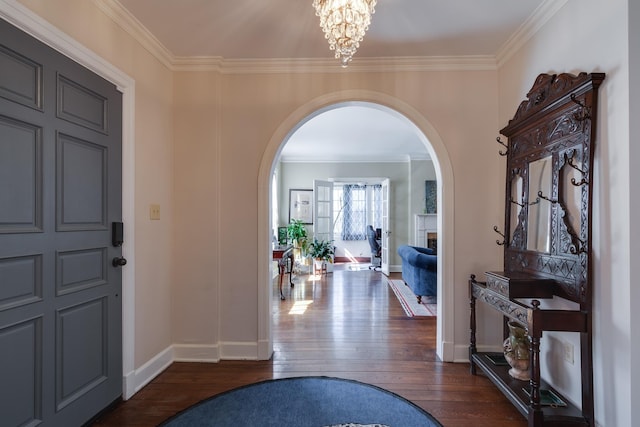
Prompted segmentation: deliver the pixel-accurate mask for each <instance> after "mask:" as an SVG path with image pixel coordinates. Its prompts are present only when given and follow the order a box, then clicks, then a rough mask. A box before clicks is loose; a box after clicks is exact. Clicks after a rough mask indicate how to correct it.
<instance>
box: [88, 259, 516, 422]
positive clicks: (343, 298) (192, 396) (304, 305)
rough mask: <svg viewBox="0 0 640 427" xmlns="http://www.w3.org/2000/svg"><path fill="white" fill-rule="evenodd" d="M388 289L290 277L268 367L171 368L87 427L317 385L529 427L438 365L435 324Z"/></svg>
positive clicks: (478, 380) (442, 417)
mask: <svg viewBox="0 0 640 427" xmlns="http://www.w3.org/2000/svg"><path fill="white" fill-rule="evenodd" d="M396 276H397V275H394V274H392V276H391V277H396ZM386 280H387V279H386V277H385V276H383V275H382V274H381V273H377V272H372V271H369V270H363V271H349V270H346V269H341V268H340V267H338V268H337V269H336V271H335V272H334V273H330V274H329V275H327V276H323V277H322V279H319V280H311V278H310V277H309V276H297V277H295V278H294V282H295V287H294V288H293V289H288V288H287V289H286V291H285V295H286V297H287V299H286V300H285V301H280V300H279V298H277V289H276V286H275V283H274V286H273V292H274V299H273V337H274V355H273V358H272V360H268V361H228V360H225V361H221V362H219V363H174V364H172V365H171V366H170V367H169V368H167V369H166V370H165V371H164V372H163V373H162V374H161V375H159V376H158V377H157V378H155V379H154V380H153V381H151V382H150V383H149V384H148V385H147V386H146V387H144V388H143V389H142V390H140V391H139V392H138V393H137V394H135V395H134V396H133V397H132V398H131V399H130V400H128V401H126V402H122V403H120V404H118V405H117V406H116V407H115V408H113V409H112V410H110V411H109V412H107V413H106V414H104V415H102V416H101V417H100V418H99V419H98V420H97V421H96V422H95V423H93V424H92V425H93V426H96V427H98V426H99V427H116V426H118V427H122V426H156V425H158V424H159V423H161V422H162V421H164V420H165V419H167V418H168V417H170V416H172V415H174V414H175V413H177V412H179V411H181V410H183V409H185V408H187V407H189V406H190V405H193V404H194V403H197V402H199V401H200V400H203V399H206V398H208V397H210V396H213V395H215V394H217V393H220V392H223V391H226V390H230V389H233V388H236V387H239V386H242V385H246V384H251V383H254V382H257V381H263V380H268V379H274V378H285V377H297V376H314V375H322V376H331V377H340V378H347V379H352V380H357V381H361V382H365V383H369V384H374V385H376V386H379V387H383V388H385V389H387V390H390V391H392V392H394V393H397V394H399V395H401V396H403V397H405V398H406V399H409V400H411V401H412V402H414V403H415V404H417V405H418V406H420V407H422V408H424V409H425V410H427V411H428V412H429V413H431V414H432V415H433V416H434V417H436V418H437V419H438V420H439V421H440V422H441V423H442V424H443V425H444V426H445V427H457V426H461V427H462V426H465V427H466V426H473V427H503V426H504V427H507V426H508V427H523V426H526V422H525V419H524V417H523V416H522V415H520V413H519V412H518V411H517V410H516V409H515V408H514V407H513V406H512V405H511V404H510V403H509V402H508V400H507V399H506V398H505V397H504V396H503V395H502V394H501V393H500V392H499V391H498V389H497V388H495V387H494V386H493V385H492V384H491V382H490V381H489V380H488V379H487V378H486V377H484V376H482V375H481V374H479V375H477V376H472V375H470V374H469V365H468V364H458V363H444V362H440V361H439V360H438V358H437V357H436V353H435V344H436V319H435V318H407V317H406V316H405V314H404V311H403V309H402V307H401V306H400V304H399V303H398V301H397V299H396V298H395V296H394V294H393V291H391V289H390V288H389V286H388V285H387V281H386ZM395 427H410V426H395Z"/></svg>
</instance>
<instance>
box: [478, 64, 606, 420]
mask: <svg viewBox="0 0 640 427" xmlns="http://www.w3.org/2000/svg"><path fill="white" fill-rule="evenodd" d="M604 77H605V76H604V74H601V73H592V74H587V73H581V74H579V75H577V76H574V75H571V74H560V75H549V74H541V75H539V76H538V77H537V79H536V81H535V83H534V85H533V87H532V88H531V90H530V91H529V93H528V94H527V99H526V100H525V101H523V102H522V103H521V104H520V106H519V108H518V110H517V111H516V114H515V116H514V117H513V119H512V120H510V121H509V124H508V126H506V127H505V128H504V129H502V130H501V131H500V133H501V134H502V135H505V136H506V137H508V142H507V143H506V144H505V143H502V142H501V141H500V139H499V138H498V142H500V143H501V144H503V145H504V146H505V148H506V149H503V150H502V151H500V154H501V155H503V156H505V157H506V159H507V174H506V192H505V228H504V233H500V231H499V230H498V229H497V227H496V231H497V232H499V233H500V234H501V235H503V236H504V240H502V241H498V244H500V245H503V246H504V271H500V272H487V273H485V277H486V280H485V281H479V280H476V277H475V275H472V276H471V278H470V280H469V294H470V306H471V318H470V326H471V336H470V346H469V353H470V355H469V356H470V360H471V372H472V374H475V373H476V370H477V369H480V370H481V371H483V372H484V373H485V374H486V375H487V376H488V377H489V378H490V379H491V381H492V382H493V383H494V384H495V385H496V386H497V387H498V388H499V389H500V390H501V391H502V392H503V393H504V394H505V395H506V396H507V398H508V399H509V400H510V401H511V402H512V403H513V404H514V405H515V407H516V408H517V409H518V410H519V411H520V412H521V413H522V414H523V415H524V416H525V417H526V418H527V420H528V424H529V426H535V427H541V426H594V425H595V421H594V415H593V360H592V316H593V310H592V296H593V288H592V278H591V276H592V274H591V269H592V267H591V265H592V263H591V257H592V251H591V212H592V187H593V173H592V171H593V147H594V139H595V135H596V123H597V104H598V102H597V100H598V97H597V95H598V88H599V86H600V84H601V83H602V81H603V80H604ZM562 300H564V303H562V304H557V302H558V301H562ZM477 301H480V302H482V303H485V304H487V305H489V306H490V307H492V308H493V309H495V310H497V311H499V312H500V313H501V314H502V315H503V317H504V320H505V325H506V323H507V322H508V321H515V322H517V323H520V324H521V325H523V326H524V327H525V328H526V330H527V333H528V336H529V339H530V346H529V368H528V369H529V376H530V378H531V379H530V380H529V381H528V382H527V381H522V380H518V379H515V378H512V377H511V376H510V375H509V373H508V369H509V366H504V365H503V364H500V363H497V364H496V363H495V362H494V361H492V360H495V358H494V357H493V356H495V355H493V354H488V353H482V352H478V351H477V347H476V328H477V324H476V317H475V316H476V315H475V309H476V302H477ZM567 307H572V308H571V309H567ZM547 331H565V332H577V333H579V334H580V362H581V363H580V373H581V375H580V383H581V390H582V393H581V405H579V406H577V405H573V404H572V403H571V402H570V401H569V400H568V399H566V398H565V397H563V396H562V395H561V394H560V393H559V392H558V391H557V390H555V389H554V388H553V387H552V386H551V385H550V384H547V383H546V382H545V381H543V380H542V378H541V374H540V368H541V366H542V365H543V364H544V363H545V360H541V357H540V344H541V339H543V335H544V332H547ZM504 332H505V337H506V336H507V330H506V328H505V329H504ZM549 393H552V394H554V395H555V396H556V397H557V398H558V399H559V402H558V401H556V403H555V404H549V402H547V401H545V398H546V397H548V395H549ZM560 402H562V403H560ZM558 403H560V404H558Z"/></svg>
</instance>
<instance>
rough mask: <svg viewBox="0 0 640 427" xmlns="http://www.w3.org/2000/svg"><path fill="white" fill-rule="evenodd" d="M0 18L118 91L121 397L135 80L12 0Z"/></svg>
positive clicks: (126, 393) (126, 376) (1, 2)
mask: <svg viewBox="0 0 640 427" xmlns="http://www.w3.org/2000/svg"><path fill="white" fill-rule="evenodd" d="M0 18H3V19H4V20H6V21H8V22H10V23H11V24H13V25H14V26H16V27H17V28H20V29H21V30H22V31H24V32H26V33H27V34H30V35H31V36H33V37H34V38H36V39H37V40H40V41H41V42H43V43H44V44H46V45H48V46H49V47H51V48H53V49H55V50H57V51H58V52H60V53H62V54H63V55H65V56H67V57H69V58H71V59H72V60H74V61H75V62H77V63H78V64H80V65H82V66H84V67H85V68H87V69H89V70H91V71H93V72H94V73H96V74H98V75H99V76H101V77H103V78H104V79H106V80H108V81H110V82H111V83H113V84H114V85H116V86H117V88H118V90H119V91H120V92H122V221H123V222H124V224H125V231H126V234H125V242H124V245H123V246H122V255H123V256H124V257H125V258H126V259H127V261H128V262H127V266H126V267H124V268H123V269H122V371H123V391H122V393H123V398H124V399H125V400H126V399H129V398H130V397H131V396H133V394H134V393H135V392H136V383H135V366H134V362H135V360H134V355H135V323H134V322H135V259H134V258H135V229H134V227H135V221H134V220H135V203H134V202H135V80H134V79H133V78H131V77H130V76H128V75H127V74H126V73H124V72H123V71H121V70H120V69H118V68H116V67H115V66H113V65H112V64H111V63H109V62H107V61H106V60H105V59H103V58H102V57H100V56H98V55H97V54H96V53H94V52H93V51H91V50H89V49H88V48H86V47H85V46H83V45H82V44H80V43H78V42H77V41H76V40H74V39H73V38H71V37H69V36H68V35H67V34H65V33H63V32H62V31H60V30H59V29H58V28H56V27H55V26H53V25H52V24H51V23H49V22H48V21H46V20H44V19H43V18H41V17H40V16H38V15H37V14H35V13H34V12H32V11H31V10H29V9H28V8H26V7H25V6H23V5H22V4H20V3H18V2H17V1H16V0H0Z"/></svg>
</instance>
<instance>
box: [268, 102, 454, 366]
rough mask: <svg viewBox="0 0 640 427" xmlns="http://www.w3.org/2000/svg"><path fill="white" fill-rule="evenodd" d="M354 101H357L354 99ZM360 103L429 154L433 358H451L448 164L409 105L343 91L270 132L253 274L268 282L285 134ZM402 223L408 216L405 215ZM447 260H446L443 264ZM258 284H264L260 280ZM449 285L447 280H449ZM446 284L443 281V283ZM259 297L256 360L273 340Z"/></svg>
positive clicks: (432, 135) (270, 348)
mask: <svg viewBox="0 0 640 427" xmlns="http://www.w3.org/2000/svg"><path fill="white" fill-rule="evenodd" d="M354 99H357V100H359V101H354ZM362 103H366V104H367V106H369V107H371V108H375V109H378V110H382V111H385V112H388V113H389V114H392V115H394V116H395V117H397V118H399V119H401V120H404V122H405V124H406V125H407V126H408V127H409V128H411V129H412V130H413V131H414V132H415V134H416V135H417V137H418V138H419V140H420V142H421V143H422V145H423V147H424V149H425V150H426V151H427V152H428V153H429V154H430V156H431V158H432V159H433V162H434V166H435V171H436V179H437V181H438V182H439V183H441V184H440V185H439V186H438V187H439V188H438V208H439V209H438V212H440V213H441V215H439V220H438V230H439V232H440V233H439V235H440V236H442V237H443V238H442V239H439V242H438V249H439V254H441V256H439V257H438V263H439V268H438V269H439V272H440V274H439V278H438V305H439V312H438V334H437V349H438V351H437V352H438V356H439V357H440V358H441V359H442V360H453V344H452V343H453V330H452V326H453V321H452V318H453V316H452V313H451V314H449V311H450V310H449V309H450V308H451V306H452V304H451V301H452V295H451V294H452V291H450V290H449V291H447V290H446V289H443V287H442V283H443V281H444V280H446V279H445V278H452V277H453V270H452V261H451V260H452V258H453V257H452V253H453V252H452V247H453V241H452V239H451V238H449V237H448V236H447V235H448V233H447V227H451V225H450V224H449V222H448V221H447V220H446V219H445V216H446V213H447V211H449V212H451V211H452V207H453V206H452V200H453V197H452V189H453V177H452V173H451V166H450V162H449V159H448V157H447V155H446V150H444V144H443V143H442V140H441V139H440V137H439V135H438V134H437V132H436V131H435V129H433V127H432V126H431V125H430V124H429V122H428V121H427V120H426V119H425V118H424V117H423V116H422V115H421V114H419V113H418V112H417V111H415V110H414V109H413V108H412V107H410V106H408V105H406V104H404V103H402V102H401V101H399V100H396V99H394V98H390V97H388V96H386V95H382V94H377V93H372V92H367V91H346V92H340V93H337V94H331V95H327V96H324V97H321V98H319V99H316V100H314V101H313V102H310V103H309V104H308V105H305V106H302V107H300V108H299V109H298V111H296V112H295V113H294V114H292V115H291V116H290V117H289V118H288V119H287V120H286V121H285V122H283V124H282V125H281V126H280V127H279V129H278V130H277V131H276V133H275V134H274V135H273V137H272V139H271V141H270V143H269V146H268V147H267V151H266V153H265V156H264V158H263V162H262V164H261V169H260V176H259V182H260V183H264V184H265V185H264V186H261V188H260V191H259V194H260V197H259V217H260V218H262V219H263V220H261V224H260V228H259V232H260V236H259V237H260V242H259V243H260V249H261V251H262V253H263V256H260V257H259V258H260V265H259V274H260V277H261V278H269V271H270V265H269V264H270V261H269V260H270V257H269V251H270V243H271V237H272V223H271V213H272V212H274V210H272V205H271V197H270V196H271V191H273V184H272V180H271V177H272V174H273V172H274V171H275V170H276V168H277V165H278V163H279V158H280V154H281V152H282V150H283V147H284V146H285V145H286V144H287V142H288V141H289V140H290V138H291V136H292V135H294V133H295V132H296V131H297V130H298V129H299V128H300V127H301V126H302V125H303V124H305V123H307V122H309V121H310V120H312V119H313V118H314V117H316V116H317V115H319V114H321V113H323V112H325V111H329V110H332V109H335V108H337V107H344V106H351V105H359V104H362ZM407 220H409V218H408V217H407ZM447 260H449V261H447ZM261 282H262V283H264V280H261ZM449 282H450V280H449ZM445 283H446V282H445ZM259 292H260V295H259V313H258V314H259V316H260V324H259V334H260V342H261V348H260V356H261V357H264V358H268V357H270V356H271V354H272V351H273V342H272V337H271V332H270V319H271V304H270V302H271V299H272V293H271V287H269V286H264V287H261V289H260V291H259Z"/></svg>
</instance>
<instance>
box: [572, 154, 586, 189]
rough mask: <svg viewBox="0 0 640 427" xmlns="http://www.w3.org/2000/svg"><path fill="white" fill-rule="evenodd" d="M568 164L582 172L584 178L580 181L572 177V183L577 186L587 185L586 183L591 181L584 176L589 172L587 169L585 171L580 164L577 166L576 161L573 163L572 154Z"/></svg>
mask: <svg viewBox="0 0 640 427" xmlns="http://www.w3.org/2000/svg"><path fill="white" fill-rule="evenodd" d="M567 164H568V165H569V166H571V167H572V168H574V169H575V170H577V171H578V172H580V173H581V174H582V179H581V180H580V181H576V179H575V178H571V183H572V184H573V185H575V186H576V187H580V186H581V185H585V184H588V183H589V182H588V181H587V180H586V179H585V178H584V176H585V175H586V174H587V173H586V172H585V171H583V170H582V169H580V168H579V167H578V166H576V164H575V163H573V156H571V157H569V158H567Z"/></svg>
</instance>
